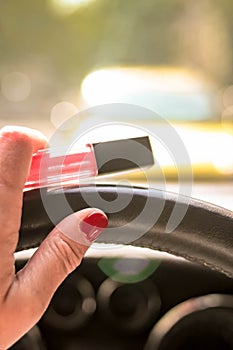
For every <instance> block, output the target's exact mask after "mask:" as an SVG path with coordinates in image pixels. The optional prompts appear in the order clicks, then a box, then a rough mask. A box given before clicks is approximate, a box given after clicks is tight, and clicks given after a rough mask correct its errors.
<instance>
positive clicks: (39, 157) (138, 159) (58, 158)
mask: <svg viewBox="0 0 233 350" xmlns="http://www.w3.org/2000/svg"><path fill="white" fill-rule="evenodd" d="M137 148H138V149H137ZM66 151H67V149H62V148H61V149H60V150H56V154H55V151H54V150H51V149H45V150H40V151H38V152H36V153H34V154H33V156H32V162H31V168H30V172H29V175H28V178H27V181H26V183H25V187H24V188H25V190H29V189H35V188H40V187H51V186H67V185H71V184H72V185H74V184H79V183H80V182H81V181H82V180H84V179H90V178H93V177H95V176H97V175H105V174H109V173H115V172H122V171H129V170H132V169H139V168H145V167H148V166H151V165H153V164H154V158H153V153H152V149H151V145H150V141H149V138H148V137H147V136H145V137H138V138H133V139H126V140H116V141H109V142H101V143H95V144H87V145H85V146H84V147H82V148H81V149H80V148H79V150H78V151H75V153H72V151H71V153H69V154H65V153H66Z"/></svg>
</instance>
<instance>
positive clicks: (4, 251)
mask: <svg viewBox="0 0 233 350" xmlns="http://www.w3.org/2000/svg"><path fill="white" fill-rule="evenodd" d="M45 145H46V140H45V138H44V137H43V135H41V134H40V133H39V132H37V131H34V130H31V129H26V128H19V127H5V128H3V129H2V130H1V131H0V349H7V348H8V347H10V346H11V345H12V344H13V343H15V342H16V341H17V340H18V339H19V338H21V336H22V335H24V334H25V333H26V332H27V331H28V330H29V329H30V328H31V327H32V326H33V325H34V324H35V323H36V322H37V321H38V320H39V319H40V317H41V316H42V314H43V313H44V311H45V310H46V308H47V306H48V304H49V302H50V300H51V298H52V296H53V294H54V292H55V290H56V288H57V287H58V286H59V284H60V283H61V282H62V281H63V280H64V279H65V277H66V276H67V275H68V274H69V273H70V272H72V271H73V270H74V269H75V268H76V267H77V266H78V265H79V264H80V262H81V260H82V258H83V256H84V254H85V252H86V250H87V249H88V247H89V246H90V244H91V242H92V241H93V240H95V238H97V236H98V235H99V234H100V233H101V232H102V231H103V229H104V228H105V227H106V226H107V218H106V216H105V214H104V213H103V212H102V211H100V210H98V209H84V210H82V211H80V212H78V213H74V214H72V215H70V216H68V217H67V218H65V219H64V220H63V221H62V222H60V223H59V224H58V225H57V227H55V228H54V229H53V231H52V232H51V233H50V234H49V235H48V236H47V238H46V239H45V240H44V241H43V242H42V244H41V245H40V247H39V249H38V250H37V251H36V253H35V254H34V255H33V256H32V258H31V259H30V260H29V262H28V263H27V265H26V266H25V267H24V268H23V269H22V270H21V271H19V272H18V273H17V274H15V267H14V251H15V248H16V245H17V241H18V231H19V227H20V221H21V210H22V199H23V188H24V183H25V180H26V178H27V174H28V169H29V167H30V162H31V156H32V154H33V153H34V152H35V151H37V150H38V149H42V148H44V147H45Z"/></svg>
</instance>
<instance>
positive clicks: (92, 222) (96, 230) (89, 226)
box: [80, 212, 108, 242]
mask: <svg viewBox="0 0 233 350" xmlns="http://www.w3.org/2000/svg"><path fill="white" fill-rule="evenodd" d="M107 225H108V219H107V217H106V216H105V215H103V214H102V213H99V212H94V213H91V214H90V215H88V216H87V217H86V218H85V219H84V220H83V221H82V222H81V223H80V229H81V231H82V232H83V233H84V234H85V235H86V237H87V239H88V240H89V241H90V242H93V241H94V240H95V239H96V238H97V237H98V236H99V235H100V234H101V232H102V231H103V230H104V229H105V228H106V227H107Z"/></svg>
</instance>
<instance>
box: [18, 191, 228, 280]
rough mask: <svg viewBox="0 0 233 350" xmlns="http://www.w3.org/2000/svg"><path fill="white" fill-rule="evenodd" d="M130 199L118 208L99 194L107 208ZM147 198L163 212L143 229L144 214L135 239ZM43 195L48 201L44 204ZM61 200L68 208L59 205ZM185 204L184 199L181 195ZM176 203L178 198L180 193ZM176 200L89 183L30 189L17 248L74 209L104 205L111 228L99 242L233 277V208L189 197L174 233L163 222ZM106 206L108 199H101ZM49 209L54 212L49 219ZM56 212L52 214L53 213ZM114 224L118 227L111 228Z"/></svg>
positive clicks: (42, 234) (35, 241) (40, 236)
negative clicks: (152, 252)
mask: <svg viewBox="0 0 233 350" xmlns="http://www.w3.org/2000/svg"><path fill="white" fill-rule="evenodd" d="M119 195H120V196H122V198H123V199H124V200H125V201H126V203H128V204H127V205H126V206H125V207H124V208H122V209H121V210H119V211H118V212H111V211H109V212H108V210H106V207H105V208H102V207H101V203H100V202H99V200H98V198H103V199H104V201H105V202H107V204H108V205H107V207H108V206H109V208H111V202H113V201H114V200H115V199H116V197H117V196H119ZM148 196H149V199H150V206H151V215H152V216H153V208H157V207H161V206H162V205H163V210H162V212H161V215H160V216H159V218H158V220H157V222H155V223H154V225H152V227H150V228H149V229H147V227H146V226H147V223H146V222H145V218H144V219H143V218H142V219H140V218H139V221H138V222H137V223H138V225H139V227H140V229H141V232H142V234H141V235H140V236H136V237H134V231H135V227H134V224H132V225H130V222H132V223H133V222H134V221H133V218H135V217H136V216H138V217H140V215H139V213H140V212H141V211H142V210H143V208H144V207H145V203H146V201H147V200H148ZM42 198H44V199H45V200H46V203H43V200H42ZM64 198H65V199H66V201H67V203H68V207H69V209H67V208H66V207H64V206H63V203H64ZM183 199H184V202H183V203H186V202H187V200H186V198H185V197H184V198H183ZM179 201H180V204H183V203H182V197H181V198H180V197H179ZM176 202H177V195H176V194H174V193H169V192H163V191H159V190H156V189H150V191H148V189H147V188H141V187H127V186H114V185H97V186H96V185H88V186H82V187H71V188H65V189H56V190H52V191H47V189H42V190H32V191H28V192H25V193H24V201H23V214H22V222H21V228H20V234H19V242H18V246H17V249H16V250H17V251H19V250H24V249H28V248H33V247H37V246H38V245H39V244H40V243H41V241H42V240H43V239H44V238H45V237H46V235H47V234H48V233H49V232H50V230H51V229H52V228H53V227H54V226H55V225H56V224H57V223H58V222H59V221H60V220H61V219H63V218H64V217H65V216H67V215H68V214H70V213H71V212H72V211H78V210H81V209H83V208H87V207H89V206H90V203H91V206H94V207H97V208H100V209H104V210H105V212H106V214H107V215H108V217H109V228H108V229H107V230H106V231H104V233H103V234H102V235H101V236H100V237H99V238H98V240H97V242H99V243H114V244H130V245H132V246H137V247H147V248H150V249H153V250H159V251H163V252H167V253H170V254H173V255H176V256H180V257H184V258H185V259H187V260H190V261H192V262H196V263H198V264H201V265H204V266H207V267H209V268H210V269H212V270H215V271H219V272H221V273H223V274H225V275H227V276H228V277H231V278H232V277H233V212H231V211H229V210H227V209H224V208H220V207H217V206H215V205H212V204H210V203H206V202H202V201H199V200H195V199H190V201H189V205H188V208H187V212H186V214H185V216H184V217H183V219H182V221H181V222H180V223H179V225H178V226H177V227H176V228H175V229H174V231H173V232H172V233H167V232H166V226H167V222H168V220H169V217H170V215H171V213H172V210H173V208H174V205H175V204H176ZM105 204H106V203H105ZM48 208H50V209H51V210H52V211H53V214H52V220H51V215H50V213H49V210H48ZM54 215H55V216H54ZM125 225H127V232H128V234H129V236H130V240H129V237H127V235H125V233H124V234H122V232H121V228H122V227H124V226H125ZM112 228H119V229H118V230H114V234H112V232H111V229H112Z"/></svg>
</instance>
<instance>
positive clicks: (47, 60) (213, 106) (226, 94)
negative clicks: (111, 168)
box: [0, 0, 233, 209]
mask: <svg viewBox="0 0 233 350" xmlns="http://www.w3.org/2000/svg"><path fill="white" fill-rule="evenodd" d="M232 16H233V2H232V1H229V0H202V1H201V0H198V1H195V2H194V1H190V0H144V1H140V0H129V1H125V0H111V1H109V0H40V1H34V2H31V1H29V0H20V1H16V0H8V1H1V3H0V88H1V90H0V126H3V125H6V124H18V125H25V126H30V127H35V128H37V129H39V130H41V131H42V132H44V133H45V134H46V135H47V136H50V135H51V134H52V133H53V132H54V130H55V129H56V128H57V127H58V126H59V125H61V123H63V122H64V121H65V120H66V119H68V118H69V117H71V116H72V115H74V114H76V113H77V112H78V111H80V110H82V109H84V108H87V107H90V106H93V105H98V104H103V103H109V102H126V103H133V104H138V105H140V106H144V107H147V108H149V109H151V110H154V111H156V112H158V113H159V114H160V115H162V116H163V117H165V118H166V119H168V120H169V121H170V122H171V123H172V125H173V126H174V128H175V129H176V131H177V132H178V134H179V135H180V137H181V139H182V140H183V142H184V144H185V146H186V148H187V151H188V153H189V155H190V159H191V162H192V167H193V172H194V187H193V196H194V197H198V198H201V199H206V200H209V201H211V202H213V203H216V204H219V205H223V206H225V207H227V208H229V209H233V203H232V202H233V201H232V195H233V185H232V178H233V154H232V150H233V21H232ZM121 121H129V122H131V121H132V116H131V117H130V118H129V119H127V116H124V120H121ZM136 123H138V125H140V126H144V125H145V126H146V127H148V128H150V129H153V127H155V128H156V127H157V126H155V125H156V121H155V120H153V121H148V120H146V119H145V118H143V116H142V118H141V120H137V121H136ZM153 123H154V126H153V125H152V124H153ZM160 155H161V158H163V156H162V153H161V154H160ZM163 159H165V157H164V158H163ZM162 167H163V169H164V172H165V175H166V179H167V181H168V185H167V186H168V189H169V190H176V189H177V174H175V173H174V169H175V167H174V165H173V164H170V163H169V161H168V162H167V163H166V162H165V163H164V164H162ZM181 170H182V171H184V172H185V165H184V167H183V168H182V169H181ZM150 176H151V177H152V179H153V176H154V184H155V186H157V187H159V184H158V183H157V180H156V172H154V173H153V172H152V173H151V174H150ZM134 180H135V181H141V180H140V176H138V177H136V178H135V179H134Z"/></svg>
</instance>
